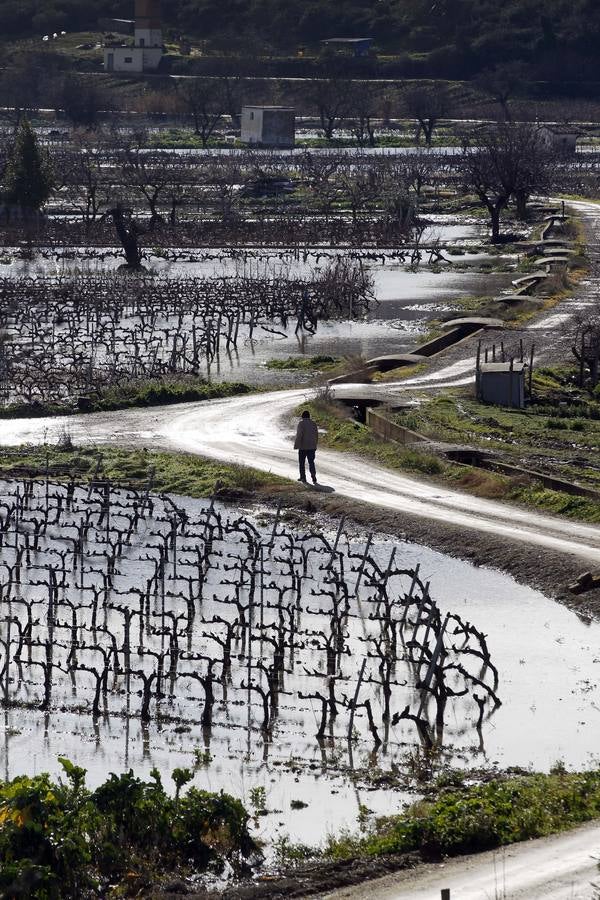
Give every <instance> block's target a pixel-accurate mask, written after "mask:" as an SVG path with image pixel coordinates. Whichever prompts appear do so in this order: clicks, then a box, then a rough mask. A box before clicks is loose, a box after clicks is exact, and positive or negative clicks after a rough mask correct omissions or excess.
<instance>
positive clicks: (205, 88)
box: [176, 78, 228, 147]
mask: <svg viewBox="0 0 600 900" xmlns="http://www.w3.org/2000/svg"><path fill="white" fill-rule="evenodd" d="M176 91H177V96H178V98H179V102H180V104H181V107H182V108H183V111H184V112H185V113H186V115H188V116H190V117H191V119H192V121H193V123H194V134H197V135H198V136H199V137H200V140H201V141H202V146H203V147H206V146H207V145H208V142H209V140H210V139H211V137H212V135H213V134H214V132H215V130H216V128H217V126H218V125H219V122H220V121H221V119H222V118H223V116H224V115H225V113H226V111H227V109H228V100H227V97H226V93H225V90H224V88H223V84H222V82H220V81H216V80H215V79H212V78H181V79H178V81H177V82H176Z"/></svg>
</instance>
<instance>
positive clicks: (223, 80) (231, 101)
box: [219, 75, 246, 128]
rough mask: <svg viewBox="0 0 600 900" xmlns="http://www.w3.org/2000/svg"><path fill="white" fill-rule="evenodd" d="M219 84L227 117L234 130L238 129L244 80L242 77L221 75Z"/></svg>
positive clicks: (244, 85)
mask: <svg viewBox="0 0 600 900" xmlns="http://www.w3.org/2000/svg"><path fill="white" fill-rule="evenodd" d="M219 83H220V85H221V90H222V93H223V100H224V103H225V109H226V111H227V115H228V116H229V118H230V119H231V124H232V125H233V127H234V128H239V127H240V121H241V109H242V97H243V94H244V90H245V87H246V79H245V78H244V77H243V75H221V76H220V77H219Z"/></svg>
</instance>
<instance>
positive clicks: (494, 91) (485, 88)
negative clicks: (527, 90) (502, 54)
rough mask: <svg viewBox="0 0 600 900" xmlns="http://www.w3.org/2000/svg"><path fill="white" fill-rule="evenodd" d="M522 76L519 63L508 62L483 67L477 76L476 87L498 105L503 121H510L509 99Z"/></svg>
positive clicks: (519, 84)
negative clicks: (489, 67) (488, 67)
mask: <svg viewBox="0 0 600 900" xmlns="http://www.w3.org/2000/svg"><path fill="white" fill-rule="evenodd" d="M524 76H525V69H524V67H523V66H522V65H521V63H518V62H509V63H502V64H499V65H497V66H494V67H493V68H491V69H485V70H484V71H483V72H481V73H480V75H479V76H478V78H477V81H476V86H477V88H478V89H479V90H480V91H481V92H482V93H483V94H487V95H488V96H489V97H491V98H492V100H494V101H495V102H496V103H497V104H498V105H499V106H500V109H501V112H502V117H503V119H504V121H505V122H512V118H513V117H512V110H511V108H510V101H511V100H512V99H513V97H514V96H515V95H516V94H517V93H518V91H519V89H520V88H521V86H522V84H523V78H524Z"/></svg>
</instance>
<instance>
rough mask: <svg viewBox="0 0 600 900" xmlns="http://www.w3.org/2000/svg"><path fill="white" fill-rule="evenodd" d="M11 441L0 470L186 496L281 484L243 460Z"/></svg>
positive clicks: (8, 473) (6, 473) (1, 456)
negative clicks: (18, 444) (103, 480)
mask: <svg viewBox="0 0 600 900" xmlns="http://www.w3.org/2000/svg"><path fill="white" fill-rule="evenodd" d="M64 444H65V446H60V445H59V446H48V447H17V448H9V449H2V450H0V475H2V476H4V477H8V476H14V477H21V476H23V475H31V476H34V477H38V476H44V475H45V473H46V470H47V471H48V473H49V475H50V477H51V478H57V479H63V478H70V477H73V478H75V479H76V480H78V481H86V480H89V479H91V478H93V477H98V478H106V479H109V480H110V481H113V482H115V483H118V484H129V485H132V486H133V487H136V488H145V487H147V486H148V484H149V483H150V478H152V489H153V490H155V491H159V492H165V493H172V494H181V495H185V496H187V497H197V498H199V497H211V496H213V495H214V494H215V493H218V492H219V491H223V492H225V493H226V492H228V491H232V492H236V491H247V492H253V491H258V490H261V489H267V488H269V487H275V486H280V485H282V484H285V483H286V482H285V480H284V479H283V478H278V477H277V476H274V475H268V474H266V473H262V472H258V471H257V470H255V469H252V468H250V467H246V466H234V465H229V464H227V463H221V462H215V461H213V460H210V459H204V458H203V457H200V456H193V455H191V454H187V453H166V452H162V451H160V452H159V451H150V450H146V449H143V450H125V449H121V448H118V447H90V448H78V447H71V446H68V440H66V441H64Z"/></svg>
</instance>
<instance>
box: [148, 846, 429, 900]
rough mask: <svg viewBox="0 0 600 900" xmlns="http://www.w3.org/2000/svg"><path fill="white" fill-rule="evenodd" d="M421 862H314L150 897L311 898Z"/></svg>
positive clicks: (397, 858) (177, 885) (166, 888)
mask: <svg viewBox="0 0 600 900" xmlns="http://www.w3.org/2000/svg"><path fill="white" fill-rule="evenodd" d="M420 864H421V857H420V856H419V854H417V853H405V854H400V855H394V854H391V855H390V856H385V857H379V858H377V859H353V860H344V861H338V862H331V861H330V862H315V863H312V864H310V865H305V866H301V867H298V868H295V869H293V870H291V871H290V872H289V873H287V874H283V875H277V876H262V877H259V878H258V879H257V880H256V881H252V882H250V881H248V882H244V883H241V884H238V885H235V886H233V887H230V888H227V889H226V890H225V891H223V892H218V893H217V892H214V891H210V890H208V889H202V890H199V891H195V890H194V891H193V890H190V888H189V887H188V886H187V885H186V883H185V882H183V881H173V882H171V883H165V884H164V885H163V886H162V887H160V888H157V889H156V890H154V891H153V892H152V893H151V894H150V896H151V897H152V898H153V900H179V898H180V897H181V896H182V895H185V896H187V897H189V898H191V900H217V898H218V900H266V898H268V900H287V898H290V897H310V896H314V895H315V894H321V893H323V892H324V891H332V890H335V889H336V888H343V887H350V886H352V885H357V884H362V883H363V882H368V881H370V880H372V879H374V878H381V876H382V875H388V874H391V873H393V872H399V871H404V870H407V869H414V868H416V867H417V866H418V865H420Z"/></svg>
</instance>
